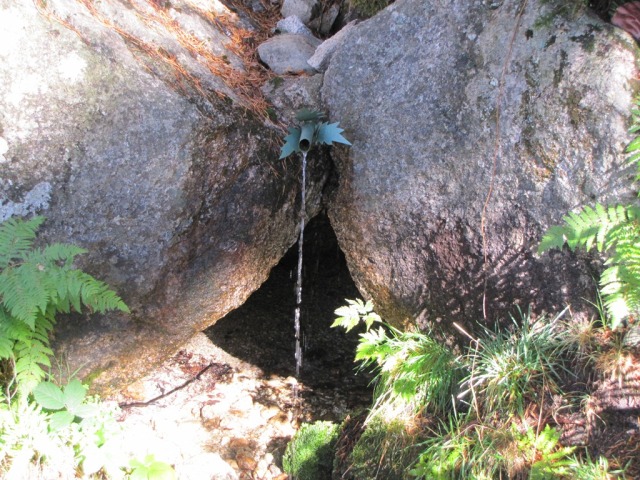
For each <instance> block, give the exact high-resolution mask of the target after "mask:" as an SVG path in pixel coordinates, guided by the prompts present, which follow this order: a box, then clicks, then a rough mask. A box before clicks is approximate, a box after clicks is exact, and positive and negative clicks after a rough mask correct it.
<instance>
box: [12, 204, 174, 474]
mask: <svg viewBox="0 0 640 480" xmlns="http://www.w3.org/2000/svg"><path fill="white" fill-rule="evenodd" d="M43 222H44V218H42V217H35V218H33V219H31V220H28V221H24V220H18V219H12V220H8V221H6V222H4V223H2V224H0V374H1V375H0V385H1V386H2V388H1V389H0V476H2V478H16V479H18V478H75V477H76V476H77V474H81V475H83V478H123V477H124V476H125V472H126V471H127V470H131V478H145V479H158V480H164V479H171V478H174V477H172V476H171V475H170V474H169V473H167V472H168V471H169V470H170V471H171V472H173V469H171V467H169V466H168V465H166V464H162V462H155V460H154V461H153V462H150V461H147V460H148V459H145V462H141V463H140V464H139V465H138V464H132V465H131V466H129V456H130V455H129V454H127V452H123V451H122V438H121V436H120V435H121V428H120V427H119V425H118V424H117V422H116V420H115V411H114V409H113V408H109V407H107V406H106V405H104V404H103V403H102V402H100V400H99V399H98V398H97V397H92V396H88V395H87V387H86V386H85V385H83V384H82V383H81V382H80V381H79V380H77V379H71V380H70V381H69V382H68V383H67V384H66V385H64V386H62V387H60V386H58V385H56V384H55V383H53V382H51V381H43V379H44V378H45V377H46V375H47V374H46V373H45V370H44V367H50V366H51V360H50V357H51V355H52V351H51V347H50V339H49V335H50V333H51V331H52V330H53V327H54V324H55V320H56V319H55V317H56V315H57V314H58V313H69V312H71V311H72V310H73V311H77V312H80V311H81V310H82V307H83V306H84V307H86V308H88V309H89V310H90V311H93V312H105V311H107V310H114V309H115V310H121V311H124V312H127V311H128V308H127V306H126V305H125V304H124V302H123V301H122V300H121V299H120V298H119V297H118V296H117V295H116V293H115V292H113V291H112V290H110V289H109V287H108V286H107V285H106V284H105V283H103V282H100V281H98V280H96V279H95V278H93V277H92V276H90V275H88V274H86V273H84V272H82V271H81V270H78V269H76V268H74V266H73V261H74V259H75V257H76V256H77V255H79V254H82V253H84V252H85V251H84V250H83V249H81V248H78V247H75V246H73V245H68V244H53V245H50V246H46V247H44V248H36V247H34V241H35V238H36V233H37V230H38V228H39V227H40V225H41V224H42V223H43ZM130 467H132V469H131V468H130ZM135 475H137V476H135Z"/></svg>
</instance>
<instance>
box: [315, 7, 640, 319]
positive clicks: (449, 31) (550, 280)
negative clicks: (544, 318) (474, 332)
mask: <svg viewBox="0 0 640 480" xmlns="http://www.w3.org/2000/svg"><path fill="white" fill-rule="evenodd" d="M486 3H488V2H470V1H469V0H452V1H448V2H424V1H421V0H400V1H398V2H396V3H395V4H394V5H392V6H391V7H389V8H387V9H386V10H385V11H383V12H381V13H379V14H378V15H377V16H376V17H374V18H372V19H371V20H369V21H366V22H364V23H361V24H359V25H357V26H356V27H355V28H354V32H352V33H351V34H350V35H349V36H348V37H347V38H346V40H345V41H344V43H343V44H342V45H341V46H340V48H339V49H338V51H337V52H336V53H335V54H334V56H333V59H332V61H331V63H330V66H329V69H328V70H327V72H326V73H325V81H324V86H323V97H324V100H325V101H326V103H327V104H328V106H329V108H330V112H331V119H332V121H340V122H341V126H343V127H344V128H346V133H345V135H346V136H347V137H348V138H349V139H350V140H351V142H353V147H352V148H350V149H348V150H338V149H334V153H338V152H340V154H339V155H337V165H338V175H339V180H340V184H339V188H338V189H337V191H336V192H335V193H334V196H333V198H332V200H331V203H330V209H329V214H330V218H331V221H332V224H333V226H334V229H335V231H336V234H337V236H338V239H339V242H340V245H341V248H342V249H343V251H344V252H345V254H346V257H347V260H348V264H349V267H350V270H351V272H352V275H353V277H354V279H355V280H356V283H357V285H358V287H359V288H360V290H361V291H362V292H363V293H364V294H365V295H366V296H368V297H371V298H373V300H374V303H376V304H377V307H378V309H379V311H380V313H382V314H383V315H385V316H386V317H387V318H388V319H389V320H391V321H396V322H402V321H407V320H409V321H414V320H415V319H416V317H417V318H418V323H420V321H421V320H432V321H440V322H441V324H442V325H449V324H450V323H451V322H452V321H454V320H461V321H464V320H467V321H476V320H481V319H482V318H483V300H484V303H485V304H486V308H487V311H486V314H487V319H489V320H493V319H495V318H496V317H498V316H502V315H503V314H504V313H505V312H506V311H508V310H513V305H514V303H519V304H520V305H522V306H523V308H524V309H525V310H526V308H527V306H528V305H531V306H532V309H533V310H534V312H539V311H541V310H543V309H549V310H556V309H557V310H559V309H561V308H563V307H564V306H565V304H566V303H568V302H570V303H571V304H572V305H573V307H574V311H577V312H578V313H580V312H581V311H584V308H586V307H585V302H584V300H582V298H593V293H594V284H593V281H592V279H591V276H590V272H589V271H588V268H587V266H586V265H585V263H584V262H576V261H574V262H568V261H567V259H566V258H565V256H563V255H562V254H560V253H558V252H556V253H552V254H550V255H545V256H543V257H541V258H538V257H537V256H536V254H535V251H536V248H537V245H538V243H539V241H540V239H541V235H542V232H543V231H544V230H545V229H546V228H547V227H548V226H549V225H551V224H554V223H557V222H559V221H560V219H561V216H562V215H563V214H564V213H566V212H567V211H568V210H570V209H571V208H574V207H577V206H579V205H583V204H585V203H593V202H596V201H600V202H606V201H611V200H613V199H616V198H617V199H624V198H630V197H629V196H628V195H629V193H630V192H629V186H630V178H631V177H630V172H629V170H628V169H627V170H625V169H624V168H623V160H624V154H623V150H624V148H625V145H626V143H627V142H628V141H629V139H630V136H629V134H628V133H627V128H628V126H629V117H630V111H631V107H632V97H633V94H634V88H635V85H636V84H635V78H636V75H637V70H636V67H635V62H636V60H637V58H636V49H635V45H634V44H633V42H632V41H631V39H630V38H629V37H628V36H626V34H624V33H622V32H620V31H616V30H615V29H614V28H613V27H611V26H610V25H606V24H603V23H602V22H601V21H600V20H598V19H597V18H595V17H592V16H590V15H589V14H587V13H585V14H583V15H581V16H580V17H579V18H575V19H567V18H564V17H561V16H557V15H556V16H555V17H554V16H553V15H551V16H550V15H549V14H550V13H551V12H552V10H553V5H542V2H540V1H535V0H531V1H529V2H528V4H527V7H526V9H525V10H524V13H523V15H522V19H521V23H520V25H519V28H518V29H517V31H516V33H515V37H514V38H515V39H514V41H513V45H511V42H510V41H509V39H510V38H511V37H512V33H513V32H514V28H515V26H516V25H517V19H518V9H519V7H520V5H521V3H522V2H519V1H514V0H506V1H504V2H501V4H500V5H499V6H494V7H493V9H492V7H490V6H487V5H485V4H486ZM545 20H546V23H545ZM511 48H513V51H512V53H510V49H511ZM506 59H509V60H508V61H506ZM505 61H506V65H505ZM503 68H506V70H505V72H506V75H505V77H504V85H502V83H501V72H502V71H503ZM498 103H499V110H497V104H498ZM498 113H499V129H497V128H496V116H497V114H498ZM496 147H499V148H498V149H496ZM494 155H495V157H494ZM494 158H495V163H494ZM625 195H627V197H625ZM485 204H486V209H485V208H484V207H485ZM483 211H484V215H483ZM483 219H484V226H485V228H484V232H483V229H482V225H483ZM484 242H486V249H485V248H484V247H483V243H484ZM485 253H486V263H485V261H484V255H485ZM485 282H486V283H485ZM485 287H486V288H485ZM485 294H486V296H485Z"/></svg>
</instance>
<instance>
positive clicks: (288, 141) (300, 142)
mask: <svg viewBox="0 0 640 480" xmlns="http://www.w3.org/2000/svg"><path fill="white" fill-rule="evenodd" d="M323 118H324V114H323V113H321V112H316V111H312V110H307V109H302V110H300V111H299V112H298V113H297V114H296V119H297V120H298V121H299V122H301V125H300V126H298V127H289V134H288V135H287V136H286V137H285V138H284V140H285V144H284V145H283V146H282V149H281V151H280V159H283V158H286V157H288V156H289V155H291V154H292V153H306V152H308V151H309V149H310V148H311V147H312V146H313V145H322V144H325V145H332V144H333V143H334V142H335V143H343V144H345V145H351V143H350V142H349V141H348V140H347V139H346V138H344V137H343V136H342V132H343V131H344V130H343V129H342V128H339V127H338V123H339V122H336V123H328V122H323V121H322V119H323Z"/></svg>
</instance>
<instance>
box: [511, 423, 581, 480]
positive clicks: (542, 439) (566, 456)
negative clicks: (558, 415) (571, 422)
mask: <svg viewBox="0 0 640 480" xmlns="http://www.w3.org/2000/svg"><path fill="white" fill-rule="evenodd" d="M559 442H560V433H559V432H557V431H556V430H555V429H553V428H551V427H550V426H549V425H547V426H545V427H544V430H542V431H541V432H539V433H538V434H537V435H536V433H535V431H534V430H533V429H532V428H529V429H528V430H527V431H526V432H525V434H524V435H522V436H521V438H520V439H519V440H518V447H519V448H520V451H522V452H523V453H524V454H525V458H526V459H527V460H528V463H529V464H530V465H531V470H530V472H529V478H530V480H553V479H555V478H561V477H563V476H568V475H570V474H571V473H572V471H573V469H574V467H575V465H576V461H575V459H573V458H571V457H570V455H571V454H572V453H573V451H574V450H575V448H570V447H561V446H560V444H559Z"/></svg>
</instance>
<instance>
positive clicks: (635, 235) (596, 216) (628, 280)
mask: <svg viewBox="0 0 640 480" xmlns="http://www.w3.org/2000/svg"><path fill="white" fill-rule="evenodd" d="M632 114H633V126H632V127H631V129H630V131H631V132H632V133H638V132H639V131H640V109H638V108H636V109H634V110H633V111H632ZM627 153H629V154H630V157H629V159H628V164H630V165H631V164H635V165H636V177H635V179H636V181H637V180H638V179H640V166H639V164H638V160H640V137H638V136H636V138H635V139H634V140H633V141H632V142H631V143H630V144H629V146H628V147H627ZM639 195H640V194H639ZM563 222H564V223H563V224H562V225H555V226H552V227H551V228H549V230H547V232H546V233H545V235H544V237H543V238H542V241H541V242H540V246H539V247H538V253H543V252H546V251H548V250H550V249H552V248H562V247H563V246H564V245H565V244H566V245H567V246H568V247H569V249H570V250H572V251H575V250H577V249H578V248H584V249H585V250H586V251H590V250H591V249H592V248H593V247H595V248H596V249H597V250H598V251H599V252H603V253H606V254H607V256H608V258H607V260H606V262H605V265H606V269H605V270H604V271H603V272H602V274H601V276H600V289H601V293H602V296H603V299H604V305H605V307H606V309H607V312H608V313H609V316H610V317H611V328H616V327H618V326H619V325H620V324H621V323H622V322H623V321H624V320H626V319H627V318H634V317H635V316H637V314H638V311H639V310H640V207H638V206H637V205H636V204H628V205H614V206H604V205H601V204H597V205H596V206H595V207H590V206H585V207H583V208H582V209H580V210H579V211H577V212H571V213H569V214H567V215H565V216H564V217H563Z"/></svg>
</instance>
